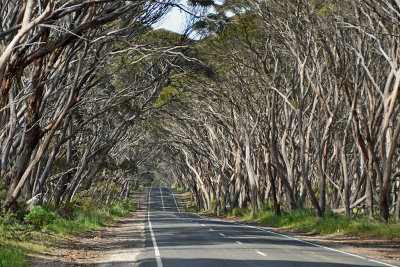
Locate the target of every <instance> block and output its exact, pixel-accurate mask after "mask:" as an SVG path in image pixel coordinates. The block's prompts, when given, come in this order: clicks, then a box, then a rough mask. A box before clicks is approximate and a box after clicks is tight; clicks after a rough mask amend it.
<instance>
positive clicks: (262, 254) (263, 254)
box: [256, 249, 267, 257]
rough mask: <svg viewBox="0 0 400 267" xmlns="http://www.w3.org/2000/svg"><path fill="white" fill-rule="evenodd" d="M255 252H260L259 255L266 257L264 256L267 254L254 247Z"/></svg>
mask: <svg viewBox="0 0 400 267" xmlns="http://www.w3.org/2000/svg"><path fill="white" fill-rule="evenodd" d="M256 252H257V253H258V254H260V255H261V256H264V257H266V256H267V254H265V253H262V252H261V251H259V250H257V249H256Z"/></svg>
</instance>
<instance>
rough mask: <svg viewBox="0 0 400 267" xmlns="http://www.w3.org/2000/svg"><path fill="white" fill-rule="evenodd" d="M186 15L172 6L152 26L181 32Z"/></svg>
mask: <svg viewBox="0 0 400 267" xmlns="http://www.w3.org/2000/svg"><path fill="white" fill-rule="evenodd" d="M185 2H186V1H185ZM188 16H189V15H188V14H186V13H185V12H183V11H181V10H180V9H179V8H177V7H174V8H172V10H171V11H170V12H169V13H168V14H167V15H166V16H165V17H164V18H163V19H162V20H161V21H160V22H158V23H157V24H156V25H155V26H154V28H155V29H166V30H170V31H173V32H177V33H182V32H183V31H184V30H185V26H186V21H187V17H188Z"/></svg>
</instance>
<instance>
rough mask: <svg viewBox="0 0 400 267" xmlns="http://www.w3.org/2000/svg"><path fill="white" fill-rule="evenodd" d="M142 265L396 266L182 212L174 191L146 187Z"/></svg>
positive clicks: (231, 266) (192, 266) (189, 266)
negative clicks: (144, 243)
mask: <svg viewBox="0 0 400 267" xmlns="http://www.w3.org/2000/svg"><path fill="white" fill-rule="evenodd" d="M147 201H148V214H147V216H148V217H147V224H146V248H145V250H144V252H143V253H142V254H141V255H139V262H138V264H139V265H140V266H144V267H147V266H157V267H162V266H164V267H169V266H173V267H178V266H185V267H194V266H206V267H212V266H218V267H221V266H229V267H233V266H251V267H254V266H296V267H299V266H307V267H310V266H311V267H313V266H314V267H315V266H322V267H327V266H343V267H345V266H394V265H390V264H386V263H381V262H378V261H375V260H373V259H367V258H365V257H361V256H358V255H353V254H349V253H345V252H341V251H338V250H335V249H331V248H327V247H324V246H320V245H317V244H313V243H309V242H307V241H302V240H298V239H295V238H292V237H289V236H286V235H282V234H279V233H274V232H270V231H266V230H263V229H258V228H256V227H252V226H248V225H241V224H236V223H231V222H224V221H218V220H212V219H206V218H203V217H200V216H198V215H196V214H192V213H185V212H181V211H180V210H179V208H178V206H177V204H176V201H175V197H174V195H173V193H172V191H171V190H170V189H168V188H154V187H153V188H151V189H150V191H149V193H148V200H147Z"/></svg>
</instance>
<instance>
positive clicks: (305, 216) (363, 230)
mask: <svg viewBox="0 0 400 267" xmlns="http://www.w3.org/2000/svg"><path fill="white" fill-rule="evenodd" d="M229 215H230V216H239V217H243V219H245V220H248V221H257V222H260V223H262V224H264V225H267V226H272V227H277V228H290V229H295V230H297V231H300V232H313V233H318V234H323V235H331V236H335V235H351V236H358V237H381V238H388V239H397V238H400V223H382V222H380V221H377V220H372V219H369V218H366V217H362V216H358V217H353V216H349V217H348V216H345V215H343V214H338V213H334V212H331V211H327V212H325V215H324V217H323V218H318V217H317V216H316V215H315V212H314V211H313V210H308V209H298V210H294V211H292V212H290V213H286V212H283V213H282V214H281V215H280V216H276V215H274V213H273V211H272V210H271V209H270V208H266V209H261V210H260V211H259V214H258V216H257V218H253V215H252V210H251V208H250V207H248V208H235V209H233V211H232V212H231V213H230V214H229Z"/></svg>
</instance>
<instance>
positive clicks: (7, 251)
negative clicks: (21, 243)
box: [0, 244, 26, 267]
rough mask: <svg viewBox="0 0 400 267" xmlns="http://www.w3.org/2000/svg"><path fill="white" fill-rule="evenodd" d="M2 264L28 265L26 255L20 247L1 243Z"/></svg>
mask: <svg viewBox="0 0 400 267" xmlns="http://www.w3.org/2000/svg"><path fill="white" fill-rule="evenodd" d="M0 266H1V267H3V266H4V267H6V266H16V267H17V266H26V255H25V254H24V253H23V252H22V251H21V249H20V248H18V247H15V246H9V245H5V244H0Z"/></svg>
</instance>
